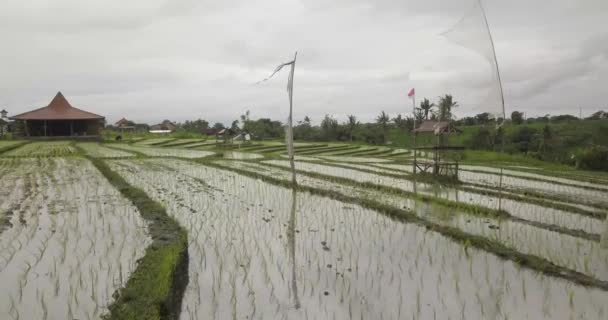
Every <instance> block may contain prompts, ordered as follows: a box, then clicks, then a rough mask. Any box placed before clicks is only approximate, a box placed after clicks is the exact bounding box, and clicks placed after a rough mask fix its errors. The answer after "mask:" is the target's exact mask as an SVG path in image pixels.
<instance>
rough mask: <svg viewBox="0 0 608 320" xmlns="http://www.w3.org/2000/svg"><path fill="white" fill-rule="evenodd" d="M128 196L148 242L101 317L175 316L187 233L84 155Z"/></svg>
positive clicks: (185, 270)
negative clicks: (146, 229) (125, 280)
mask: <svg viewBox="0 0 608 320" xmlns="http://www.w3.org/2000/svg"><path fill="white" fill-rule="evenodd" d="M86 158H87V159H89V160H90V161H91V162H92V163H93V165H95V167H96V168H97V169H98V170H99V171H100V172H101V173H102V174H103V175H104V176H105V177H106V179H108V181H110V183H111V184H112V185H113V186H114V187H115V188H116V189H118V190H119V191H120V193H121V194H122V195H123V196H124V197H126V198H127V199H129V200H130V201H131V202H132V203H133V205H135V207H137V209H138V210H139V212H140V214H141V216H142V217H143V218H144V220H146V222H148V228H149V232H150V236H151V237H152V244H150V246H148V248H147V249H146V253H145V255H144V256H143V258H141V259H139V261H138V265H137V268H136V269H135V271H134V272H133V273H132V274H131V276H130V277H129V280H128V281H127V284H126V286H125V287H124V288H122V289H119V290H117V291H116V292H115V293H114V298H115V301H114V303H112V304H111V305H110V306H109V307H108V309H109V313H108V314H107V315H105V316H104V319H121V320H122V319H146V320H147V319H150V320H152V319H163V320H164V319H178V318H179V313H180V311H181V301H182V297H183V294H184V291H185V289H186V285H187V284H188V236H187V233H186V231H185V230H184V229H183V228H182V227H180V226H179V224H178V223H177V222H176V221H175V220H174V219H173V218H171V217H169V215H168V214H167V212H166V211H165V209H164V208H163V206H162V205H161V204H160V203H158V202H156V201H154V200H152V199H150V198H149V197H148V195H147V194H146V193H145V192H144V191H143V190H141V189H138V188H135V187H133V186H131V185H130V184H129V183H128V182H127V181H125V180H124V179H123V178H122V177H121V176H120V175H119V174H118V173H116V172H114V171H112V169H110V167H109V166H108V165H107V164H106V163H105V162H104V161H103V160H101V159H95V158H92V157H86Z"/></svg>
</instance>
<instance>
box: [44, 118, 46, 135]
mask: <svg viewBox="0 0 608 320" xmlns="http://www.w3.org/2000/svg"><path fill="white" fill-rule="evenodd" d="M44 136H45V137H46V120H44Z"/></svg>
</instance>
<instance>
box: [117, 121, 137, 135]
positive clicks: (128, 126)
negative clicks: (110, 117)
mask: <svg viewBox="0 0 608 320" xmlns="http://www.w3.org/2000/svg"><path fill="white" fill-rule="evenodd" d="M114 126H115V127H116V129H118V130H119V131H120V132H133V131H135V123H133V121H129V120H127V119H125V118H122V119H120V120H118V121H116V123H115V124H114Z"/></svg>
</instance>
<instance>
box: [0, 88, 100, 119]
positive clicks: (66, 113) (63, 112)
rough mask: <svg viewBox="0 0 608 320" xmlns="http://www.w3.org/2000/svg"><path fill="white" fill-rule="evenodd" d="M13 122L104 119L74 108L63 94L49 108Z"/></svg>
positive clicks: (31, 112) (20, 116)
mask: <svg viewBox="0 0 608 320" xmlns="http://www.w3.org/2000/svg"><path fill="white" fill-rule="evenodd" d="M10 119H13V120H96V119H99V120H102V119H105V118H104V117H102V116H100V115H97V114H94V113H91V112H88V111H84V110H80V109H78V108H74V107H72V105H70V103H69V102H68V101H67V100H66V99H65V97H64V96H63V94H61V92H58V93H57V95H56V96H55V98H53V101H51V103H49V105H48V106H46V107H43V108H39V109H36V110H32V111H28V112H25V113H22V114H18V115H16V116H13V117H10Z"/></svg>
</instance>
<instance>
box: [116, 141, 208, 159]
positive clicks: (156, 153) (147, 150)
mask: <svg viewBox="0 0 608 320" xmlns="http://www.w3.org/2000/svg"><path fill="white" fill-rule="evenodd" d="M107 146H109V147H110V146H111V147H112V148H118V149H121V150H125V151H131V152H137V153H140V154H143V155H146V156H151V157H177V158H203V157H208V156H211V155H214V154H215V153H214V152H210V151H200V150H190V149H175V148H160V147H142V146H135V145H128V144H121V143H116V144H111V145H110V144H108V145H107Z"/></svg>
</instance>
